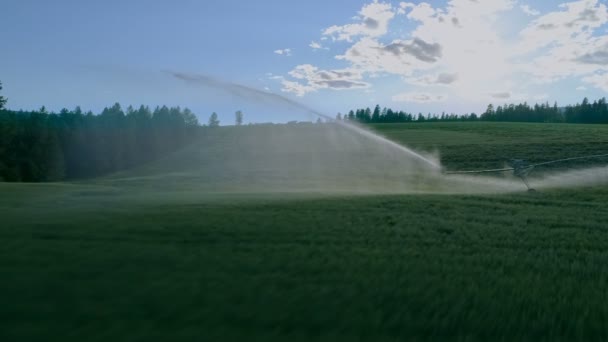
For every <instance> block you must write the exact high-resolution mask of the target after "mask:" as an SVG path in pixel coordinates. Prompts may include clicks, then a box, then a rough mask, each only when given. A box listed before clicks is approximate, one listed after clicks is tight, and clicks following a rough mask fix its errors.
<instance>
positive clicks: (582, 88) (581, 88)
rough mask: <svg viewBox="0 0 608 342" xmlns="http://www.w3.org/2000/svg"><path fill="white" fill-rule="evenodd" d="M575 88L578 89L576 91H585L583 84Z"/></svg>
mask: <svg viewBox="0 0 608 342" xmlns="http://www.w3.org/2000/svg"><path fill="white" fill-rule="evenodd" d="M576 90H578V91H585V90H587V87H585V86H578V87H576Z"/></svg>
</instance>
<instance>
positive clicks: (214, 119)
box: [209, 112, 220, 127]
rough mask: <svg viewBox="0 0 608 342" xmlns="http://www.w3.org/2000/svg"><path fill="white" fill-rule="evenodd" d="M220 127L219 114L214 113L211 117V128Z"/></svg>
mask: <svg viewBox="0 0 608 342" xmlns="http://www.w3.org/2000/svg"><path fill="white" fill-rule="evenodd" d="M219 125H220V120H218V118H217V113H216V112H213V113H212V114H211V116H210V117H209V127H218V126H219Z"/></svg>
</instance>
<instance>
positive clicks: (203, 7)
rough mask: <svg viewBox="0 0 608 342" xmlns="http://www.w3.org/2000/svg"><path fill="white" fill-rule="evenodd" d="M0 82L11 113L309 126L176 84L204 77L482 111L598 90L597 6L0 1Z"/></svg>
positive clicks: (601, 41)
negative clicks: (163, 109)
mask: <svg viewBox="0 0 608 342" xmlns="http://www.w3.org/2000/svg"><path fill="white" fill-rule="evenodd" d="M0 42H2V43H1V47H0V82H2V84H3V86H4V89H3V90H2V95H3V96H5V97H7V98H8V100H9V102H8V107H9V108H12V109H36V108H40V107H41V106H43V105H44V106H46V107H47V108H49V109H51V110H55V111H58V110H60V109H61V108H64V107H66V108H74V107H75V106H77V105H80V106H81V107H82V108H83V109H91V110H93V111H94V112H99V111H100V110H101V109H102V108H103V107H104V106H110V105H112V104H113V103H115V102H120V103H121V104H122V105H123V107H126V106H127V105H129V104H131V105H134V106H135V105H139V104H147V105H150V106H156V105H162V104H166V105H169V106H177V105H180V106H182V107H189V108H190V109H192V110H193V111H194V112H195V113H197V115H198V116H199V118H200V119H201V121H206V119H207V118H208V116H209V114H211V112H217V113H218V114H219V117H220V120H221V121H222V124H232V123H233V121H234V112H235V111H237V110H242V111H243V112H244V113H245V122H285V121H291V120H310V119H311V118H310V117H306V116H303V115H302V113H294V112H293V111H292V110H291V109H289V108H282V107H281V106H280V105H275V104H273V103H268V102H255V101H253V100H252V99H251V98H238V97H234V95H232V94H229V93H225V92H223V91H221V90H219V89H214V88H210V87H205V86H201V85H197V84H193V83H192V82H184V80H183V78H178V77H175V75H176V73H180V74H192V75H203V76H206V77H207V76H211V77H214V78H216V79H218V80H222V81H223V82H232V83H238V84H243V85H246V86H249V87H251V88H254V89H258V90H261V91H266V92H272V93H276V94H280V95H283V96H286V97H288V98H290V99H293V100H296V101H298V102H301V103H303V104H306V105H307V106H309V107H312V108H315V109H318V110H319V111H322V112H324V113H327V114H328V115H331V116H333V115H335V114H336V113H338V112H342V113H344V112H347V111H348V110H350V109H353V108H361V107H373V106H375V105H376V104H380V105H381V106H382V107H385V106H386V107H390V108H393V109H397V110H405V111H408V112H412V113H418V112H422V113H428V112H432V113H440V112H446V113H458V114H461V113H470V112H476V113H481V112H483V111H484V110H485V108H486V106H487V105H488V104H489V103H494V104H495V105H499V104H504V103H512V102H513V103H519V102H523V101H527V102H529V103H535V102H549V103H551V104H553V102H555V101H557V102H558V104H560V105H566V104H574V103H577V102H580V101H581V100H582V98H583V97H588V98H590V99H598V98H601V97H604V96H606V94H607V93H608V4H607V2H606V0H579V1H571V2H561V1H531V0H527V1H526V0H491V1H490V0H447V1H445V0H444V1H427V2H423V1H418V2H416V1H413V2H401V1H391V2H389V1H380V0H378V1H374V0H369V1H355V0H349V1H320V0H308V1H300V2H294V1H283V0H259V1H244V0H242V1H228V0H222V1H219V0H205V1H194V0H177V1H164V0H157V1H143V0H133V1H117V0H107V1H90V0H71V1H69V0H55V1H44V0H39V1H33V0H3V4H2V11H1V12H0Z"/></svg>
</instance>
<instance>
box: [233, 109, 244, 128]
mask: <svg viewBox="0 0 608 342" xmlns="http://www.w3.org/2000/svg"><path fill="white" fill-rule="evenodd" d="M234 119H235V123H236V125H237V126H241V125H242V124H243V112H242V111H240V110H237V111H236V113H234Z"/></svg>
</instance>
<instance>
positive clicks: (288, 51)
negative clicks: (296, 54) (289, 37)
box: [274, 49, 291, 57]
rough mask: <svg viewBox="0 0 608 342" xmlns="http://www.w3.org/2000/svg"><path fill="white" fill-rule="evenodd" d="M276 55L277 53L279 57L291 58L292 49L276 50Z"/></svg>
mask: <svg viewBox="0 0 608 342" xmlns="http://www.w3.org/2000/svg"><path fill="white" fill-rule="evenodd" d="M274 53H276V54H277V55H281V56H287V57H289V56H291V49H279V50H274Z"/></svg>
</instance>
